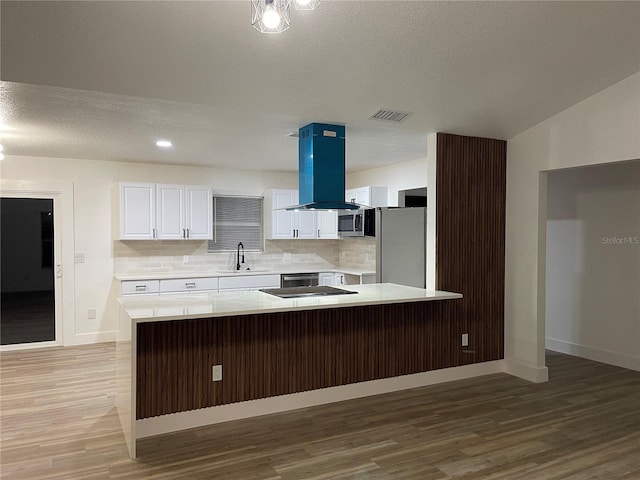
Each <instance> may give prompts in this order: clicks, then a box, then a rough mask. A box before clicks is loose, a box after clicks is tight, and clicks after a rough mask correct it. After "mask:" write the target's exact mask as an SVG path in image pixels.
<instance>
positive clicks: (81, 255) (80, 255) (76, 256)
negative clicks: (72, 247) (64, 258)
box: [73, 253, 84, 263]
mask: <svg viewBox="0 0 640 480" xmlns="http://www.w3.org/2000/svg"><path fill="white" fill-rule="evenodd" d="M73 262H74V263H84V253H76V254H74V255H73Z"/></svg>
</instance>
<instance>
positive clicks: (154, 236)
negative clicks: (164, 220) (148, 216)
mask: <svg viewBox="0 0 640 480" xmlns="http://www.w3.org/2000/svg"><path fill="white" fill-rule="evenodd" d="M153 238H156V229H155V228H154V229H153Z"/></svg>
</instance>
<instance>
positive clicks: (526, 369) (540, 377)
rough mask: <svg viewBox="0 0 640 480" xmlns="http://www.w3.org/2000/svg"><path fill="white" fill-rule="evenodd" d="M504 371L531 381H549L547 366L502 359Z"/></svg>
mask: <svg viewBox="0 0 640 480" xmlns="http://www.w3.org/2000/svg"><path fill="white" fill-rule="evenodd" d="M504 372H505V373H508V374H509V375H513V376H514V377H520V378H522V379H524V380H528V381H529V382H533V383H544V382H548V381H549V369H548V368H547V367H537V366H535V365H525V364H524V363H520V362H516V361H514V360H508V359H505V360H504Z"/></svg>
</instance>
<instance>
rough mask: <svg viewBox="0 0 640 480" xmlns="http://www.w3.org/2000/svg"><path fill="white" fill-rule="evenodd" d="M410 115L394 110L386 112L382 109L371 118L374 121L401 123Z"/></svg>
mask: <svg viewBox="0 0 640 480" xmlns="http://www.w3.org/2000/svg"><path fill="white" fill-rule="evenodd" d="M409 115H411V114H410V113H408V112H396V111H393V110H386V109H384V108H381V109H380V110H378V111H377V112H376V113H374V114H373V115H371V116H370V117H369V118H373V119H374V120H385V121H387V122H401V121H403V120H404V119H405V118H407V117H408V116H409Z"/></svg>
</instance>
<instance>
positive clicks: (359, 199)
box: [345, 187, 389, 207]
mask: <svg viewBox="0 0 640 480" xmlns="http://www.w3.org/2000/svg"><path fill="white" fill-rule="evenodd" d="M388 192H389V189H388V188H387V187H358V188H350V189H349V190H347V191H346V192H345V199H346V200H347V202H351V203H358V204H360V205H364V206H367V207H387V206H388V205H389V196H388V195H389V193H388Z"/></svg>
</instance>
